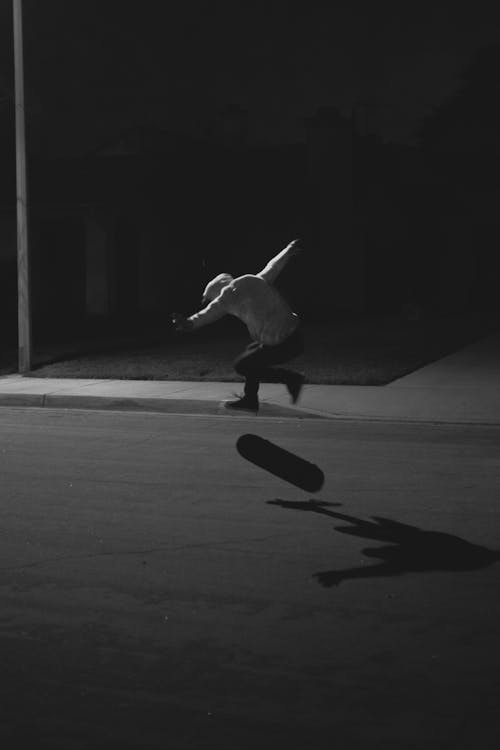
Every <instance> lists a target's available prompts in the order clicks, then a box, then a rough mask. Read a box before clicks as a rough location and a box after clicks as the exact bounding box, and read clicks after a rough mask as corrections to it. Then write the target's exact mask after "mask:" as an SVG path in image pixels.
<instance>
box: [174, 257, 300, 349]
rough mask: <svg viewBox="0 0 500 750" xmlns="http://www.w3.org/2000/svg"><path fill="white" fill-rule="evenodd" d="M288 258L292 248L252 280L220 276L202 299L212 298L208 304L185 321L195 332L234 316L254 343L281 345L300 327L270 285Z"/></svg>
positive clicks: (247, 277)
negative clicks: (240, 321)
mask: <svg viewBox="0 0 500 750" xmlns="http://www.w3.org/2000/svg"><path fill="white" fill-rule="evenodd" d="M291 254H292V248H291V247H290V246H287V247H285V249H284V250H282V251H281V252H279V253H278V254H277V255H276V256H275V257H274V258H272V260H270V261H269V263H268V264H267V265H266V267H265V268H264V269H263V270H262V271H261V272H260V273H258V274H256V275H255V276H254V275H251V274H246V275H244V276H239V277H238V278H236V279H233V278H232V277H231V276H229V275H228V274H220V275H219V276H217V277H216V278H215V279H213V281H211V282H210V284H208V286H207V287H206V289H205V292H204V295H203V297H204V299H205V298H207V297H208V298H212V301H211V302H210V304H208V305H207V306H206V307H204V308H203V309H202V310H200V311H199V312H198V313H196V314H195V315H191V317H190V318H188V320H190V321H191V322H192V323H193V326H194V328H201V326H204V325H207V324H208V323H213V322H214V321H215V320H218V319H219V318H222V317H223V316H224V315H234V316H235V317H237V318H239V319H240V320H242V321H243V323H245V325H246V326H247V328H248V331H249V333H250V336H251V338H252V340H253V341H256V342H258V343H259V344H264V345H266V346H276V345H277V344H280V343H281V342H282V341H284V340H285V339H286V338H288V336H290V335H291V334H292V333H293V331H294V330H295V329H296V328H297V326H298V324H299V318H298V316H297V315H296V314H295V313H294V312H292V310H291V308H290V306H289V305H288V303H287V302H285V300H284V299H283V297H282V296H281V294H280V293H279V292H278V290H277V289H276V288H275V287H274V286H273V285H272V284H273V282H274V280H275V279H276V277H277V276H278V274H279V273H280V271H281V270H282V269H283V268H284V266H285V265H286V263H287V262H288V260H289V258H290V256H291ZM214 297H215V298H214Z"/></svg>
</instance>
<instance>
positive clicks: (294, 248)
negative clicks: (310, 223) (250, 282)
mask: <svg viewBox="0 0 500 750" xmlns="http://www.w3.org/2000/svg"><path fill="white" fill-rule="evenodd" d="M300 251H301V245H300V240H293V242H290V244H288V245H287V246H286V247H285V248H284V249H283V250H281V252H279V253H278V255H275V256H274V258H272V259H271V260H270V261H269V263H268V264H267V266H265V268H263V269H262V271H261V272H260V273H258V274H257V276H260V278H261V279H264V281H267V282H268V284H272V283H273V281H274V280H275V278H276V277H277V276H278V274H279V273H281V271H282V270H283V268H284V267H285V266H286V264H287V263H288V261H289V260H290V258H291V257H292V255H297V253H299V252H300Z"/></svg>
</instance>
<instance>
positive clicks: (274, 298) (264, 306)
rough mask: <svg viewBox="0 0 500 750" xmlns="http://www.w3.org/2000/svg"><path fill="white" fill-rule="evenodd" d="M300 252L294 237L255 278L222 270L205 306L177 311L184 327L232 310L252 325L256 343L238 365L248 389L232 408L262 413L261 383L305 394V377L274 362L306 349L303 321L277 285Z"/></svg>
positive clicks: (176, 318)
mask: <svg viewBox="0 0 500 750" xmlns="http://www.w3.org/2000/svg"><path fill="white" fill-rule="evenodd" d="M299 251H300V241H299V240H293V242H290V244H288V245H287V246H286V247H285V248H284V249H283V250H281V252H279V253H278V254H277V255H276V256H275V257H274V258H272V259H271V260H270V261H269V263H268V264H267V265H266V266H265V268H263V269H262V271H261V272H260V273H258V274H256V275H255V276H254V275H251V274H245V275H244V276H238V278H236V279H234V278H233V277H232V276H230V275H229V274H227V273H221V274H219V275H218V276H216V277H215V278H214V279H212V281H211V282H210V283H209V284H208V285H207V286H206V288H205V290H204V292H203V297H202V304H203V305H205V307H203V309H201V310H200V311H199V312H197V313H195V314H194V315H191V316H190V317H186V316H185V315H182V314H181V313H174V314H173V315H172V322H173V324H174V326H175V328H176V329H177V330H178V331H191V330H193V329H195V328H201V326H204V325H207V324H208V323H213V322H214V321H215V320H218V319H219V318H221V317H223V316H224V315H227V314H229V315H234V316H236V317H237V318H239V319H240V320H242V321H243V322H244V323H245V324H246V326H247V328H248V331H249V333H250V337H251V339H252V343H251V344H250V345H249V346H248V347H247V348H246V350H245V351H244V352H243V354H241V355H240V356H239V357H238V359H237V360H236V362H235V363H234V368H235V370H236V372H237V373H238V374H239V375H242V376H243V377H244V378H245V387H244V393H243V396H241V397H240V398H238V399H237V400H236V401H227V402H226V403H225V406H226V408H229V409H235V410H239V411H251V412H254V413H257V411H258V410H259V399H258V392H259V385H260V382H261V381H265V382H267V383H284V384H285V385H286V387H287V389H288V392H289V394H290V396H291V400H292V403H294V404H295V403H296V402H297V399H298V398H299V395H300V391H301V389H302V385H303V383H304V376H303V375H301V374H300V373H297V372H294V371H293V370H289V369H285V368H283V367H275V366H274V365H277V364H282V363H284V362H287V361H288V360H289V359H292V357H296V356H297V355H298V354H300V353H301V352H302V351H303V349H304V343H303V337H302V332H301V330H300V321H299V318H298V316H297V315H296V314H295V313H294V312H292V310H291V309H290V307H289V305H288V303H287V302H285V300H284V299H283V297H282V296H281V294H280V293H279V292H278V290H277V289H276V288H275V287H274V286H273V282H274V280H275V279H276V277H277V276H278V274H279V273H280V271H282V270H283V268H284V266H285V265H286V263H287V262H288V261H289V259H290V258H291V257H292V256H293V255H296V254H297V253H298V252H299Z"/></svg>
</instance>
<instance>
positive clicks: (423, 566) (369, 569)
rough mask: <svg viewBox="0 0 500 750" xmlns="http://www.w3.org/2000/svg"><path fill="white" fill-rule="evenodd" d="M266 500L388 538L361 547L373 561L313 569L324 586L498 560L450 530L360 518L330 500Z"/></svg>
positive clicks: (499, 553) (345, 530) (498, 554)
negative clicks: (336, 508) (333, 507)
mask: <svg viewBox="0 0 500 750" xmlns="http://www.w3.org/2000/svg"><path fill="white" fill-rule="evenodd" d="M268 504H269V505H278V506H280V507H281V508H291V509H293V510H302V511H309V512H313V513H318V514H321V515H326V516H329V517H330V518H335V519H338V520H340V521H347V522H348V523H349V524H351V525H350V526H336V527H335V530H336V531H340V532H341V533H342V534H351V535H352V536H358V537H361V538H362V539H376V540H377V541H381V542H390V544H389V545H385V546H383V547H366V548H365V549H363V550H362V553H363V554H364V555H366V556H367V557H370V558H378V559H379V560H381V562H379V563H378V564H376V565H369V566H365V565H360V566H357V567H353V568H345V569H343V570H327V571H323V572H321V573H315V574H314V577H315V578H316V579H317V580H318V582H319V583H320V584H321V585H322V586H326V587H330V586H337V585H338V584H339V583H341V582H342V581H345V580H347V579H354V578H374V577H379V576H395V575H403V574H404V573H415V572H424V571H426V572H430V571H440V570H441V571H443V570H446V571H452V570H462V571H464V570H479V569H481V568H486V567H488V566H489V565H493V563H495V562H497V561H499V560H500V550H491V549H488V548H487V547H482V546H481V545H479V544H472V543H471V542H468V541H466V540H465V539H462V538H461V537H458V536H454V535H453V534H447V533H445V532H441V531H425V530H423V529H420V528H418V527H417V526H411V525H409V524H405V523H400V522H399V521H393V520H392V519H390V518H383V517H381V516H372V520H370V521H365V520H363V519H362V518H356V517H355V516H350V515H346V514H345V513H337V512H335V511H332V510H328V505H330V503H323V502H319V501H317V500H310V501H309V502H289V501H286V500H270V501H268Z"/></svg>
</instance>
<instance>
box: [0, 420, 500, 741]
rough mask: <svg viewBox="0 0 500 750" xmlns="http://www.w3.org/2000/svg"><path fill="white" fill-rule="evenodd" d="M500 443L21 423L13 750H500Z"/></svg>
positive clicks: (3, 641) (159, 425)
mask: <svg viewBox="0 0 500 750" xmlns="http://www.w3.org/2000/svg"><path fill="white" fill-rule="evenodd" d="M249 434H251V435H257V436H259V437H261V438H264V439H265V440H267V441H269V442H268V444H267V445H268V448H269V452H268V454H267V459H268V461H269V462H270V464H271V466H270V468H271V470H272V471H278V472H282V471H288V472H290V474H291V475H293V473H294V471H295V470H296V469H297V462H298V461H299V460H303V461H307V462H310V463H312V464H313V465H314V466H315V467H316V468H315V469H314V471H315V472H316V477H317V476H318V472H319V473H320V474H321V472H322V473H323V474H324V484H323V486H322V487H321V489H318V488H317V486H316V487H312V485H311V489H312V490H315V491H311V489H310V490H308V489H304V488H301V487H299V486H296V485H294V484H291V483H290V482H288V481H285V480H284V479H283V478H280V477H279V476H276V475H275V474H274V473H272V472H271V471H268V470H265V469H263V468H262V467H261V466H257V465H255V464H254V463H252V462H251V461H250V460H248V457H247V458H245V457H244V456H243V455H242V453H241V451H240V450H239V449H238V446H241V445H242V443H241V440H240V441H239V439H240V438H242V436H244V435H249ZM245 440H246V441H247V442H246V443H245V444H246V445H250V446H251V445H253V443H252V440H251V439H249V438H245ZM238 441H239V442H238ZM254 442H255V441H254ZM269 443H272V446H270V445H269ZM499 445H500V430H499V429H497V428H492V427H490V428H479V427H474V428H472V427H470V428H455V427H436V426H425V425H402V424H399V425H398V424H387V423H356V422H348V421H330V420H321V419H314V420H293V419H282V420H279V419H265V418H260V417H258V418H253V417H249V418H240V417H234V416H230V415H228V416H223V417H213V416H211V417H194V416H182V417H178V416H170V415H159V414H144V413H111V412H90V411H89V412H85V411H57V410H49V409H40V410H37V409H33V410H29V409H7V408H4V409H1V410H0V471H1V494H0V501H1V506H0V507H1V518H2V523H1V527H0V534H1V545H0V605H1V608H0V658H1V670H0V686H1V690H0V715H1V721H0V739H2V747H3V748H5V749H6V750H14V749H17V748H18V747H19V748H20V747H26V746H29V747H33V748H36V749H38V748H51V750H52V749H53V750H59V748H61V750H62V749H63V748H64V750H73V749H75V750H76V749H78V750H81V749H82V750H83V749H85V750H86V749H87V748H89V749H90V748H92V750H93V749H94V748H106V750H107V749H111V748H130V749H131V748H134V749H136V748H137V750H139V749H140V750H143V749H144V750H149V749H150V748H155V749H156V748H161V749H162V750H164V749H165V748H168V749H169V750H170V749H173V750H177V749H179V750H180V749H182V750H183V749H184V748H192V749H194V750H201V749H203V750H205V748H217V750H222V748H231V750H246V749H247V748H252V749H253V748H256V747H260V748H262V749H267V748H272V749H273V750H275V749H276V748H287V750H288V749H289V748H301V750H316V748H333V747H337V748H339V749H340V750H346V749H347V748H366V747H370V748H375V749H376V748H384V750H387V749H391V748H394V749H396V748H397V750H405V749H406V748H412V749H413V748H414V749H415V750H421V749H422V748H425V749H426V750H427V749H428V748H440V750H442V749H443V748H450V749H451V748H453V749H454V750H456V749H457V748H478V747H481V748H482V750H489V748H495V749H496V747H497V746H498V737H499V733H500V718H499V712H498V697H499V694H500V677H499V675H500V670H499V667H500V658H499V647H498V633H499V630H500V598H499V596H498V592H499V590H500V585H499V584H500V564H499V563H500V555H499V554H498V551H499V550H500V524H499V515H500V508H499V495H500V492H499V490H500V457H499V451H498V447H499ZM276 447H278V448H282V449H284V450H285V451H287V452H288V454H286V455H284V457H283V454H281V455H282V458H283V461H282V463H281V464H280V465H278V464H279V461H278V458H279V454H278V453H277V452H276ZM264 453H265V451H264ZM290 454H291V455H290ZM277 455H278V458H276V456H277ZM261 459H262V456H261ZM264 459H266V456H265V455H264ZM273 462H274V463H273ZM302 468H303V467H302ZM306 468H307V467H306ZM313 473H314V472H313ZM26 743H28V745H27V744H26Z"/></svg>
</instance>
